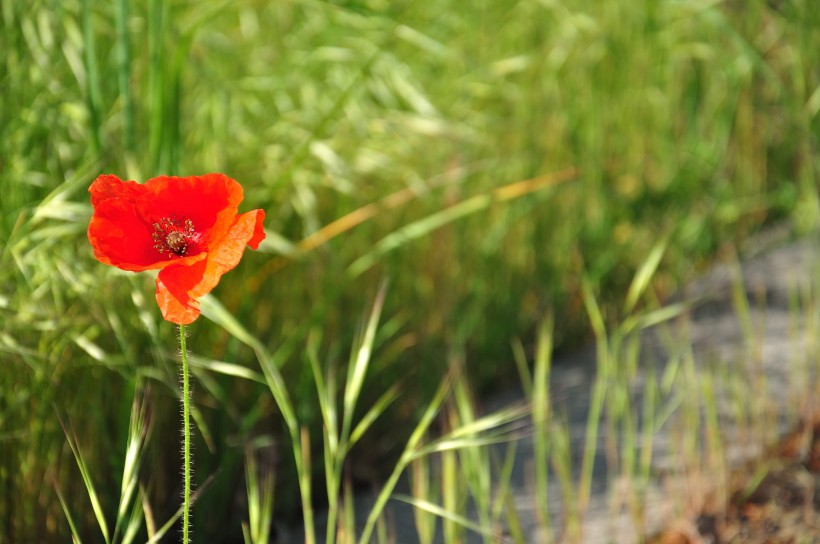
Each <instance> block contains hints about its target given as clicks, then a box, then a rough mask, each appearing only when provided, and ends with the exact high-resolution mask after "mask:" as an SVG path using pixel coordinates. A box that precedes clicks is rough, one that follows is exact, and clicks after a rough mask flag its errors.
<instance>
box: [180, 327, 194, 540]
mask: <svg viewBox="0 0 820 544" xmlns="http://www.w3.org/2000/svg"><path fill="white" fill-rule="evenodd" d="M179 352H180V354H181V358H182V439H183V446H182V469H183V477H184V479H185V490H184V491H183V495H182V542H183V544H188V542H190V540H189V538H188V527H189V523H190V521H189V520H190V509H191V421H190V418H191V410H190V401H191V392H190V389H189V386H188V347H187V346H186V344H185V325H180V326H179Z"/></svg>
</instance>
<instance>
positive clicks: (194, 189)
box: [141, 174, 243, 247]
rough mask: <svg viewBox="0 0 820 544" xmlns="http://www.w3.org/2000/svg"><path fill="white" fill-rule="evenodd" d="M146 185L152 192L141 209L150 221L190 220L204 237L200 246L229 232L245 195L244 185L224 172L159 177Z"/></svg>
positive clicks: (150, 180) (206, 245)
mask: <svg viewBox="0 0 820 544" xmlns="http://www.w3.org/2000/svg"><path fill="white" fill-rule="evenodd" d="M145 186H146V187H147V189H148V191H149V194H148V196H147V197H146V198H145V199H144V200H143V201H142V206H141V207H142V210H141V211H142V214H143V215H144V216H145V217H146V218H147V219H148V220H149V222H151V223H153V222H155V221H157V220H159V219H161V218H163V217H176V218H179V219H190V220H191V222H192V223H193V225H194V227H195V229H196V231H197V232H198V233H200V234H201V236H202V238H201V240H200V241H199V245H200V247H208V246H210V245H211V244H212V243H214V242H215V241H216V240H219V239H220V238H222V236H224V235H225V232H227V231H228V229H229V228H230V226H231V224H232V223H233V220H234V218H235V217H236V212H237V210H238V209H239V203H240V202H242V198H243V191H242V186H241V185H240V184H239V183H238V182H237V181H235V180H233V179H231V178H229V177H228V176H226V175H224V174H206V175H204V176H188V177H184V178H181V177H175V176H159V177H156V178H153V179H149V180H148V181H147V182H145Z"/></svg>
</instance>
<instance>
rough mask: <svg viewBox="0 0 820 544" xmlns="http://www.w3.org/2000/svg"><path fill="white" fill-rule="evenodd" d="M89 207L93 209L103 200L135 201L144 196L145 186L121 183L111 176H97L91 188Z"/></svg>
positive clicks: (126, 182) (128, 182) (134, 182)
mask: <svg viewBox="0 0 820 544" xmlns="http://www.w3.org/2000/svg"><path fill="white" fill-rule="evenodd" d="M88 192H89V193H91V205H92V206H94V207H95V208H96V207H97V206H98V205H99V203H100V202H102V201H103V200H109V199H117V198H123V199H126V200H131V201H132V202H133V201H135V200H136V199H137V198H138V197H139V196H140V195H142V194H145V192H146V191H145V186H144V185H140V184H139V183H137V182H136V181H123V180H121V179H120V178H118V177H117V176H115V175H113V174H103V175H101V176H97V179H95V180H94V183H92V184H91V187H89V188H88Z"/></svg>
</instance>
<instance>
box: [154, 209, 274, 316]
mask: <svg viewBox="0 0 820 544" xmlns="http://www.w3.org/2000/svg"><path fill="white" fill-rule="evenodd" d="M264 219H265V212H264V211H263V210H254V211H251V212H247V213H243V214H241V215H238V216H237V217H236V221H234V224H233V225H232V226H231V227H230V229H229V230H228V232H227V233H226V234H225V236H223V237H222V239H221V240H219V242H217V244H216V245H215V246H214V247H212V248H211V250H210V251H209V252H208V257H207V259H205V260H204V261H201V262H197V263H194V264H193V265H192V266H176V265H172V266H169V267H167V268H164V269H163V270H161V271H160V273H159V275H158V276H157V303H158V304H159V307H160V311H162V316H163V317H164V318H165V319H166V320H167V321H171V322H173V323H177V324H178V325H185V324H187V323H191V322H192V321H194V320H195V319H196V318H197V317H198V316H199V303H198V302H197V300H196V299H197V298H199V297H201V296H203V295H206V294H208V293H210V292H211V290H213V288H214V287H216V285H217V284H218V283H219V280H220V279H221V278H222V275H223V274H225V273H226V272H228V271H229V270H231V269H232V268H234V267H235V266H236V265H237V264H239V261H240V260H241V259H242V254H243V253H244V251H245V246H246V245H249V246H251V247H252V248H253V249H256V248H257V247H258V246H259V243H260V242H261V241H262V239H264V237H265V231H264V229H263V227H262V223H263V221H264Z"/></svg>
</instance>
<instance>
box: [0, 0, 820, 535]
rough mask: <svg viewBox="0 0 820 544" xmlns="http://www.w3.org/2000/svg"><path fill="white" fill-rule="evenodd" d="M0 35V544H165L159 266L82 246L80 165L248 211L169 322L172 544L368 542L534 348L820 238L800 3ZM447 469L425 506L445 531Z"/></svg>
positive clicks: (816, 47) (623, 5) (43, 12)
mask: <svg viewBox="0 0 820 544" xmlns="http://www.w3.org/2000/svg"><path fill="white" fill-rule="evenodd" d="M0 23H1V24H2V31H0V211H2V214H0V316H1V317H0V361H2V366H3V372H2V373H0V490H2V491H1V492H0V541H2V542H9V543H28V542H32V543H33V542H65V541H68V540H69V539H71V538H72V537H73V538H74V539H75V540H77V541H80V540H81V541H83V542H99V541H100V538H103V540H104V541H105V542H138V541H139V542H142V541H146V540H151V539H153V541H160V540H162V539H163V538H165V539H168V540H170V541H173V540H174V539H175V538H177V537H178V528H177V527H176V526H175V525H174V523H175V521H174V520H175V519H176V518H175V515H177V514H178V508H179V496H180V488H181V482H180V468H179V467H180V456H179V449H180V445H179V442H180V438H179V399H180V396H181V394H180V390H179V385H178V373H179V370H178V348H177V338H176V336H175V335H176V332H175V327H174V326H172V325H171V324H170V323H167V322H165V321H163V320H162V318H161V315H160V314H159V312H158V310H157V307H156V304H155V302H154V300H153V290H154V287H153V278H152V277H151V276H150V274H132V273H128V272H120V271H117V270H113V269H110V268H108V267H105V266H103V265H101V264H100V263H99V262H97V261H95V260H94V258H93V256H92V252H91V248H90V246H89V243H88V240H87V237H86V229H87V228H88V223H89V219H90V217H91V206H90V203H89V198H88V193H87V189H88V187H89V185H90V184H91V182H92V181H93V180H94V178H95V177H96V176H97V175H99V174H101V173H113V174H117V175H119V176H120V177H122V178H123V179H133V180H138V181H144V180H146V179H148V178H151V177H153V176H156V175H160V174H169V175H195V174H201V173H206V172H223V173H225V174H227V175H228V176H230V177H232V178H234V179H236V180H238V181H240V182H241V183H242V184H243V186H244V188H245V203H244V205H243V206H247V209H251V208H261V209H264V210H265V211H266V213H267V219H266V223H265V227H266V232H267V239H266V240H265V242H264V243H263V244H262V246H260V248H259V251H256V252H249V253H248V254H247V255H246V256H245V257H244V259H243V261H242V265H241V266H239V267H237V268H236V269H235V270H233V271H232V272H231V273H230V274H228V275H226V276H225V277H224V278H223V279H222V281H221V283H220V285H219V286H218V287H217V288H216V289H215V290H214V292H213V293H212V295H210V296H209V297H207V298H206V299H205V300H203V317H201V318H200V319H199V320H197V321H196V323H195V324H194V325H193V326H191V327H190V328H189V333H190V335H189V338H188V346H189V348H190V350H191V361H192V365H193V382H194V384H195V386H194V395H193V417H194V421H195V424H196V433H195V448H194V450H195V472H194V476H195V480H196V486H197V488H198V490H199V493H198V496H197V500H196V504H195V507H194V510H193V522H194V532H193V534H194V535H195V536H194V541H196V542H236V541H242V539H243V538H244V540H245V541H246V542H266V541H267V538H268V537H269V535H268V534H267V530H268V524H269V521H270V520H271V519H272V518H275V519H278V520H290V521H292V522H295V523H302V520H303V519H307V520H309V521H310V520H311V518H310V516H311V510H312V509H313V508H322V509H324V508H325V507H327V506H329V507H330V511H331V512H334V514H332V516H335V517H336V518H335V519H333V518H331V520H330V521H331V523H330V527H331V528H330V529H328V531H327V534H326V535H325V534H321V535H316V536H315V538H316V539H318V540H320V541H321V540H323V539H324V541H327V542H331V541H334V540H336V539H338V541H340V542H353V541H361V542H370V541H371V536H372V540H373V541H383V540H385V539H387V538H388V537H387V536H385V535H386V529H385V528H384V525H383V524H382V520H381V519H380V518H379V516H378V512H376V513H375V514H374V515H373V517H372V519H370V520H368V526H367V527H366V528H365V529H364V531H365V532H364V533H361V532H359V533H358V534H357V533H356V530H355V529H353V528H352V527H351V524H352V522H351V519H352V516H351V514H350V513H349V512H347V511H346V510H345V505H348V504H350V501H345V500H343V499H344V497H345V494H346V493H352V491H353V487H354V486H362V485H364V486H369V485H373V484H376V483H384V482H387V483H388V484H389V483H390V482H395V478H398V475H399V474H401V473H402V470H403V469H405V468H408V467H411V466H413V467H415V470H421V471H422V473H424V472H423V471H425V470H427V469H428V468H429V467H426V466H424V465H419V464H418V463H419V460H420V459H422V458H423V457H424V455H423V454H427V453H429V454H433V453H436V454H438V453H441V454H442V459H441V464H442V466H443V467H447V466H449V467H450V469H449V470H450V472H449V474H451V476H452V475H454V474H456V473H455V472H453V471H454V470H455V468H454V467H458V465H459V463H462V465H463V466H472V467H477V466H481V464H480V463H481V462H484V461H481V460H480V459H477V458H474V459H473V461H474V462H473V463H472V464H471V463H468V462H465V461H464V459H463V458H458V457H456V455H457V454H456V453H454V452H462V453H463V452H467V453H464V455H473V456H478V455H482V454H481V453H480V451H481V450H480V447H479V446H481V445H482V444H484V443H485V442H487V441H493V440H494V439H496V438H505V437H504V436H497V435H496V434H493V433H494V429H499V428H500V429H502V430H503V429H506V427H505V425H508V424H514V422H515V420H516V418H520V417H523V415H522V414H521V413H518V412H516V411H514V410H513V411H507V412H503V413H499V414H494V415H490V416H487V417H484V418H482V417H480V415H479V414H474V413H472V411H471V410H473V409H474V404H475V399H477V398H480V397H481V395H483V394H485V393H487V392H490V391H493V390H496V389H497V388H499V387H501V386H504V385H513V384H516V383H518V382H519V380H521V379H524V381H525V382H527V379H526V378H522V376H530V379H531V383H530V384H529V388H528V390H529V391H530V394H531V400H532V403H533V404H534V405H536V406H544V405H545V403H548V401H549V395H548V390H549V388H548V386H547V382H546V380H548V377H549V372H548V365H547V364H546V363H545V361H546V359H547V358H548V352H551V351H552V349H553V348H554V349H557V350H569V349H571V348H572V347H573V346H577V345H579V344H580V343H582V342H585V341H587V340H589V339H590V338H592V337H593V335H594V334H597V335H598V337H599V340H600V333H601V331H617V330H619V328H618V327H619V325H620V324H621V323H622V322H623V320H624V319H626V318H628V317H630V316H634V315H637V314H640V313H641V312H644V311H645V312H647V313H649V312H653V311H656V310H657V308H658V305H659V304H660V303H661V302H662V301H664V300H665V299H666V297H667V296H669V295H671V294H672V293H674V292H675V291H676V290H677V289H678V288H679V287H680V286H681V285H682V284H683V282H685V281H686V280H688V279H691V278H693V277H694V276H696V275H697V274H698V273H699V272H701V271H702V270H704V268H705V267H706V266H708V264H709V263H710V262H711V261H712V260H713V259H714V258H715V256H716V255H718V254H719V253H721V252H725V250H727V248H733V247H741V246H742V244H743V242H744V240H746V239H747V237H748V236H749V235H750V234H752V233H755V232H757V231H758V230H759V229H761V228H762V227H763V226H765V225H767V224H768V223H771V222H773V221H777V220H782V219H787V220H789V221H790V223H791V224H792V225H794V229H795V232H797V233H801V232H803V233H805V232H809V231H811V230H812V229H814V228H816V227H817V225H818V219H819V218H820V198H818V179H819V178H818V168H820V142H819V141H818V137H819V136H820V115H818V113H819V112H820V60H818V59H820V57H818V55H820V10H818V9H816V7H815V6H814V1H813V0H791V1H788V0H787V1H772V0H769V1H764V0H746V1H743V2H740V1H730V0H724V1H720V0H691V1H676V0H633V1H601V0H598V1H596V0H572V1H564V2H562V1H558V0H519V1H512V2H499V1H493V0H476V1H473V2H469V3H464V2H457V1H453V0H431V1H427V2H419V1H413V0H402V1H399V2H388V1H386V0H350V1H342V0H338V1H331V0H279V1H263V0H236V1H221V0H203V1H200V2H190V1H185V0H173V1H166V2H163V1H161V0H135V1H129V0H115V1H113V2H102V1H93V0H59V1H58V0H0ZM547 325H550V326H547ZM536 346H538V347H540V350H541V351H538V349H537V348H536ZM538 361H541V363H540V364H539V362H538ZM530 373H532V374H530ZM525 385H526V383H525ZM525 388H526V387H525ZM539 403H540V404H539ZM443 406H449V407H450V408H448V409H446V410H444V411H440V410H441V409H442V407H443ZM599 409H600V410H601V411H606V410H607V409H608V408H607V406H604V405H602V406H600V407H599ZM441 414H449V415H448V416H446V417H445V416H443V415H441ZM691 421H692V422H691V425H693V426H696V425H697V424H698V423H697V418H694V419H693V420H691ZM592 424H597V422H592ZM533 425H534V429H535V432H536V433H540V434H539V436H540V439H539V441H540V442H541V443H542V444H554V445H555V444H557V445H555V446H554V447H555V448H556V449H555V450H551V451H560V448H559V446H560V441H561V433H560V429H558V430H556V428H557V427H556V426H558V427H560V425H558V424H557V423H555V422H553V421H551V420H544V419H538V418H537V417H536V418H535V419H534V420H533ZM499 432H500V431H499ZM487 433H490V436H487ZM502 434H503V433H502ZM447 437H449V438H450V439H452V440H454V441H455V442H450V443H447V442H446V439H447ZM442 444H444V446H442ZM447 444H450V445H449V446H448V445H447ZM453 444H456V446H457V447H453V446H452V445H453ZM470 452H471V453H470ZM542 453H543V456H542V457H541V459H542V460H543V461H544V462H545V463H547V462H548V461H547V458H548V456H549V455H553V454H552V453H548V452H546V451H544V452H542ZM556 455H557V454H556ZM485 461H486V460H485ZM448 463H449V465H448ZM545 473H546V468H545V467H543V468H542V469H538V472H537V474H536V477H537V478H543V477H546V476H545ZM245 475H247V477H246V476H245ZM473 476H475V478H478V479H477V480H470V481H471V482H476V485H479V484H480V485H481V486H491V485H492V482H487V481H483V480H481V477H480V476H478V475H475V474H474V475H473ZM453 477H455V476H453ZM439 480H441V479H440V478H431V479H429V480H425V479H422V480H418V481H419V482H427V483H420V484H419V485H421V486H422V487H421V488H420V489H418V490H417V494H416V495H415V496H416V497H417V498H421V499H426V500H428V501H429V502H428V503H426V504H427V510H426V511H434V510H435V509H434V508H432V507H431V506H430V505H431V504H432V503H438V501H437V500H434V499H438V498H440V499H441V504H443V505H444V507H445V510H447V508H446V507H447V505H450V506H452V507H453V508H450V511H451V515H450V517H449V518H447V516H446V515H445V518H446V519H448V521H447V524H445V525H446V526H445V530H444V537H445V538H446V539H447V542H457V541H460V539H461V538H462V532H461V530H462V529H463V527H464V525H465V523H457V521H459V520H461V518H458V517H456V516H455V514H453V513H452V511H453V509H454V508H455V511H458V509H459V508H460V507H458V505H463V502H464V500H466V499H465V498H463V497H458V496H450V497H446V496H441V493H442V491H441V489H440V484H441V482H443V485H444V487H445V488H447V489H450V490H453V492H455V490H456V489H459V488H458V486H449V487H447V482H446V481H445V480H441V482H440V481H439ZM246 482H247V483H246ZM582 484H583V482H582ZM425 486H428V487H425ZM581 487H582V488H583V485H582V486H581ZM432 488H437V489H439V491H435V490H433V489H432ZM481 489H486V488H482V487H480V486H479V487H476V488H474V489H473V491H472V495H471V496H473V497H476V496H481V492H480V490H481ZM476 490H479V491H476ZM387 497H388V494H385V495H384V500H386V499H387ZM340 499H341V500H340ZM471 500H472V499H471ZM486 506H487V508H486V509H485V512H490V511H492V510H493V509H494V508H495V506H493V505H486ZM499 508H500V507H499ZM425 520H426V521H425ZM309 521H308V523H306V524H305V527H306V531H307V537H306V538H307V540H308V541H309V542H312V541H313V538H314V536H313V535H312V534H311V530H310V528H309V527H308V526H309V525H310V523H309ZM461 521H465V520H461ZM490 521H491V520H490V519H489V517H488V518H487V519H481V520H478V521H476V522H475V523H476V526H477V527H478V528H479V529H481V530H485V529H486V527H487V524H488V523H490ZM425 523H427V524H428V525H426V526H425V525H424V524H425ZM429 523H431V522H430V520H429V519H428V518H425V517H424V516H420V517H419V524H420V525H419V527H420V532H421V534H426V535H428V536H429V538H432V536H431V535H432V534H433V532H432V531H433V529H430V528H429ZM380 528H381V529H380ZM369 531H372V532H369ZM163 535H164V536H163ZM513 536H515V535H513ZM570 536H571V535H570ZM487 538H488V539H490V538H491V537H490V536H488V537H487ZM162 541H167V540H162ZM399 541H400V540H399Z"/></svg>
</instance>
